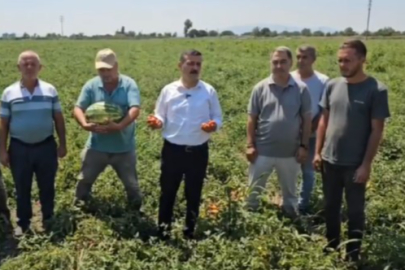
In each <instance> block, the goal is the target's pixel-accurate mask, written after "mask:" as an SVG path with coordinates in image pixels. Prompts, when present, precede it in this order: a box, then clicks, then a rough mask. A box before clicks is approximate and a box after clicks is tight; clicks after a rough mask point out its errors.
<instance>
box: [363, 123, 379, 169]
mask: <svg viewBox="0 0 405 270" xmlns="http://www.w3.org/2000/svg"><path fill="white" fill-rule="evenodd" d="M382 133H383V132H382V130H373V131H372V132H371V135H370V138H369V139H368V144H367V150H366V154H365V155H364V159H363V165H367V166H370V165H371V163H372V162H373V160H374V157H375V156H376V154H377V151H378V146H379V145H380V142H381V138H382Z"/></svg>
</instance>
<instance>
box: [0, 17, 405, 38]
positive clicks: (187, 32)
mask: <svg viewBox="0 0 405 270" xmlns="http://www.w3.org/2000/svg"><path fill="white" fill-rule="evenodd" d="M183 34H184V37H185V38H203V37H278V36H284V37H294V36H305V37H311V36H313V37H325V36H326V37H333V36H358V35H362V36H383V37H390V36H405V31H402V32H401V31H397V30H395V29H393V28H392V27H384V28H381V29H379V30H377V31H375V32H367V31H364V32H362V33H358V32H356V31H354V30H353V28H352V27H348V28H346V29H344V30H343V31H336V32H323V31H320V30H318V31H312V30H311V29H309V28H304V29H302V30H301V31H282V32H277V31H273V30H271V29H270V28H267V27H264V28H259V27H255V28H254V29H252V31H250V32H246V33H243V34H241V35H237V34H235V33H234V32H232V31H230V30H225V31H216V30H202V29H197V28H193V23H192V22H191V21H190V20H186V21H185V22H184V32H183ZM177 37H178V36H177V33H169V32H166V33H158V32H153V33H142V32H138V33H136V32H135V31H126V29H125V27H124V26H122V27H121V29H120V30H117V31H116V32H115V33H114V34H105V35H92V36H88V35H85V34H83V33H78V34H72V35H70V36H62V35H61V34H57V33H48V34H46V35H44V36H40V35H37V34H34V35H29V34H27V33H24V34H23V35H22V36H21V37H17V36H16V34H15V33H4V34H3V35H2V36H1V37H0V39H12V40H15V39H35V40H41V39H43V40H51V39H73V40H82V39H152V38H153V39H155V38H177Z"/></svg>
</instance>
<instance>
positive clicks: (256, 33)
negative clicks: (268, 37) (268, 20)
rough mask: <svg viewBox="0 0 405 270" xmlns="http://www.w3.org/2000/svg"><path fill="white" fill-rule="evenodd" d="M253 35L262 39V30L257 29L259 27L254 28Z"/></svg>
mask: <svg viewBox="0 0 405 270" xmlns="http://www.w3.org/2000/svg"><path fill="white" fill-rule="evenodd" d="M252 34H253V35H254V36H255V37H260V28H259V27H257V26H256V27H255V28H253V30H252Z"/></svg>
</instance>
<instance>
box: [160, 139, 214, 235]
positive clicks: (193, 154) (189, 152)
mask: <svg viewBox="0 0 405 270" xmlns="http://www.w3.org/2000/svg"><path fill="white" fill-rule="evenodd" d="M208 156H209V151H208V144H207V143H205V144H203V145H200V146H197V147H185V146H179V145H174V144H171V143H169V142H167V141H165V142H164V146H163V149H162V161H161V162H162V163H161V176H160V188H161V195H160V202H159V203H160V205H159V220H158V223H159V227H160V231H163V230H165V229H163V227H164V226H167V227H166V229H167V230H170V228H171V222H172V216H173V206H174V202H175V199H176V194H177V191H178V189H179V186H180V183H181V181H182V178H183V175H184V176H185V177H184V179H185V196H186V202H187V213H186V227H187V228H186V230H185V233H186V234H192V233H193V232H194V229H195V224H196V221H197V218H198V216H199V207H200V201H201V191H202V188H203V183H204V178H205V176H206V169H207V165H208Z"/></svg>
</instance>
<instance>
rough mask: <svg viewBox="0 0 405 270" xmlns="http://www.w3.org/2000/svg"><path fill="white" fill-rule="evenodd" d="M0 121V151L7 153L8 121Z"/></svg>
mask: <svg viewBox="0 0 405 270" xmlns="http://www.w3.org/2000/svg"><path fill="white" fill-rule="evenodd" d="M4 121H5V120H1V129H0V151H7V139H8V121H7V120H6V121H7V123H5V122H4Z"/></svg>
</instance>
